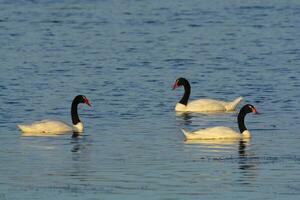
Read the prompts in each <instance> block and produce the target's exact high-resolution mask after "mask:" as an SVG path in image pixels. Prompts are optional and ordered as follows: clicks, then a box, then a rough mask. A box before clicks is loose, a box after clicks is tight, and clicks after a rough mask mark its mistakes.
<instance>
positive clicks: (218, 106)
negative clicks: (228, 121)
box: [186, 99, 226, 112]
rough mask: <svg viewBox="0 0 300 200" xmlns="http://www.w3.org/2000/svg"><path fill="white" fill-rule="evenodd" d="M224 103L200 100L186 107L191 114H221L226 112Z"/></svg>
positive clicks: (191, 102)
mask: <svg viewBox="0 0 300 200" xmlns="http://www.w3.org/2000/svg"><path fill="white" fill-rule="evenodd" d="M224 105H225V102H224V101H218V100H214V99H199V100H194V101H190V102H189V103H188V104H187V106H186V111H191V112H197V111H198V112H220V111H226V108H225V107H224Z"/></svg>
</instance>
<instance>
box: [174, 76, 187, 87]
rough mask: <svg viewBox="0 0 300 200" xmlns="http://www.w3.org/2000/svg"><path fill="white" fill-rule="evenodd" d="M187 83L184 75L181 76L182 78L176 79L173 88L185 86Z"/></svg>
mask: <svg viewBox="0 0 300 200" xmlns="http://www.w3.org/2000/svg"><path fill="white" fill-rule="evenodd" d="M186 83H188V81H187V80H186V79H185V78H182V77H180V78H178V79H177V80H176V81H175V83H174V85H173V87H172V88H173V90H175V89H176V88H178V87H180V86H183V85H185V84H186Z"/></svg>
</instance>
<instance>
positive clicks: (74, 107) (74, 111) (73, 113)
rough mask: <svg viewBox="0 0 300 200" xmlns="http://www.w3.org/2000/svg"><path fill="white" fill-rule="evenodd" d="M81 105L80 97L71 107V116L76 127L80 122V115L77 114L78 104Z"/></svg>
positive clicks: (76, 98)
mask: <svg viewBox="0 0 300 200" xmlns="http://www.w3.org/2000/svg"><path fill="white" fill-rule="evenodd" d="M79 103H81V102H80V100H79V98H78V97H75V99H74V100H73V102H72V106H71V116H72V122H73V124H74V125H76V124H77V123H78V122H80V119H79V116H78V113H77V107H78V104H79Z"/></svg>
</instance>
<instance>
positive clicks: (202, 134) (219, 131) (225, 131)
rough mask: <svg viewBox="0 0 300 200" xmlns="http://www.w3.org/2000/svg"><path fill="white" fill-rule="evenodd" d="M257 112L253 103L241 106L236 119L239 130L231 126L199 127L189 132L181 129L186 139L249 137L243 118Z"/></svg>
mask: <svg viewBox="0 0 300 200" xmlns="http://www.w3.org/2000/svg"><path fill="white" fill-rule="evenodd" d="M251 112H252V113H255V114H256V113H257V111H256V108H255V107H254V106H253V105H250V104H247V105H245V106H243V107H242V108H241V110H240V112H239V114H238V117H237V121H238V125H239V130H240V132H237V131H235V130H234V129H232V128H229V127H224V126H217V127H212V128H206V129H200V130H197V131H192V132H189V131H187V130H184V129H182V132H183V134H184V137H185V139H186V140H212V139H242V138H250V132H249V131H248V130H247V128H246V126H245V123H244V120H245V116H246V114H247V113H251Z"/></svg>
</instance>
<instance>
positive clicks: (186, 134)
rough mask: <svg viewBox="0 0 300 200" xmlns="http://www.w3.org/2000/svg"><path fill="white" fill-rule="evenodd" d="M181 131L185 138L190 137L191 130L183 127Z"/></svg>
mask: <svg viewBox="0 0 300 200" xmlns="http://www.w3.org/2000/svg"><path fill="white" fill-rule="evenodd" d="M181 131H182V132H183V135H184V138H185V140H187V139H188V137H189V134H190V132H189V131H188V130H186V129H183V128H182V129H181Z"/></svg>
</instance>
